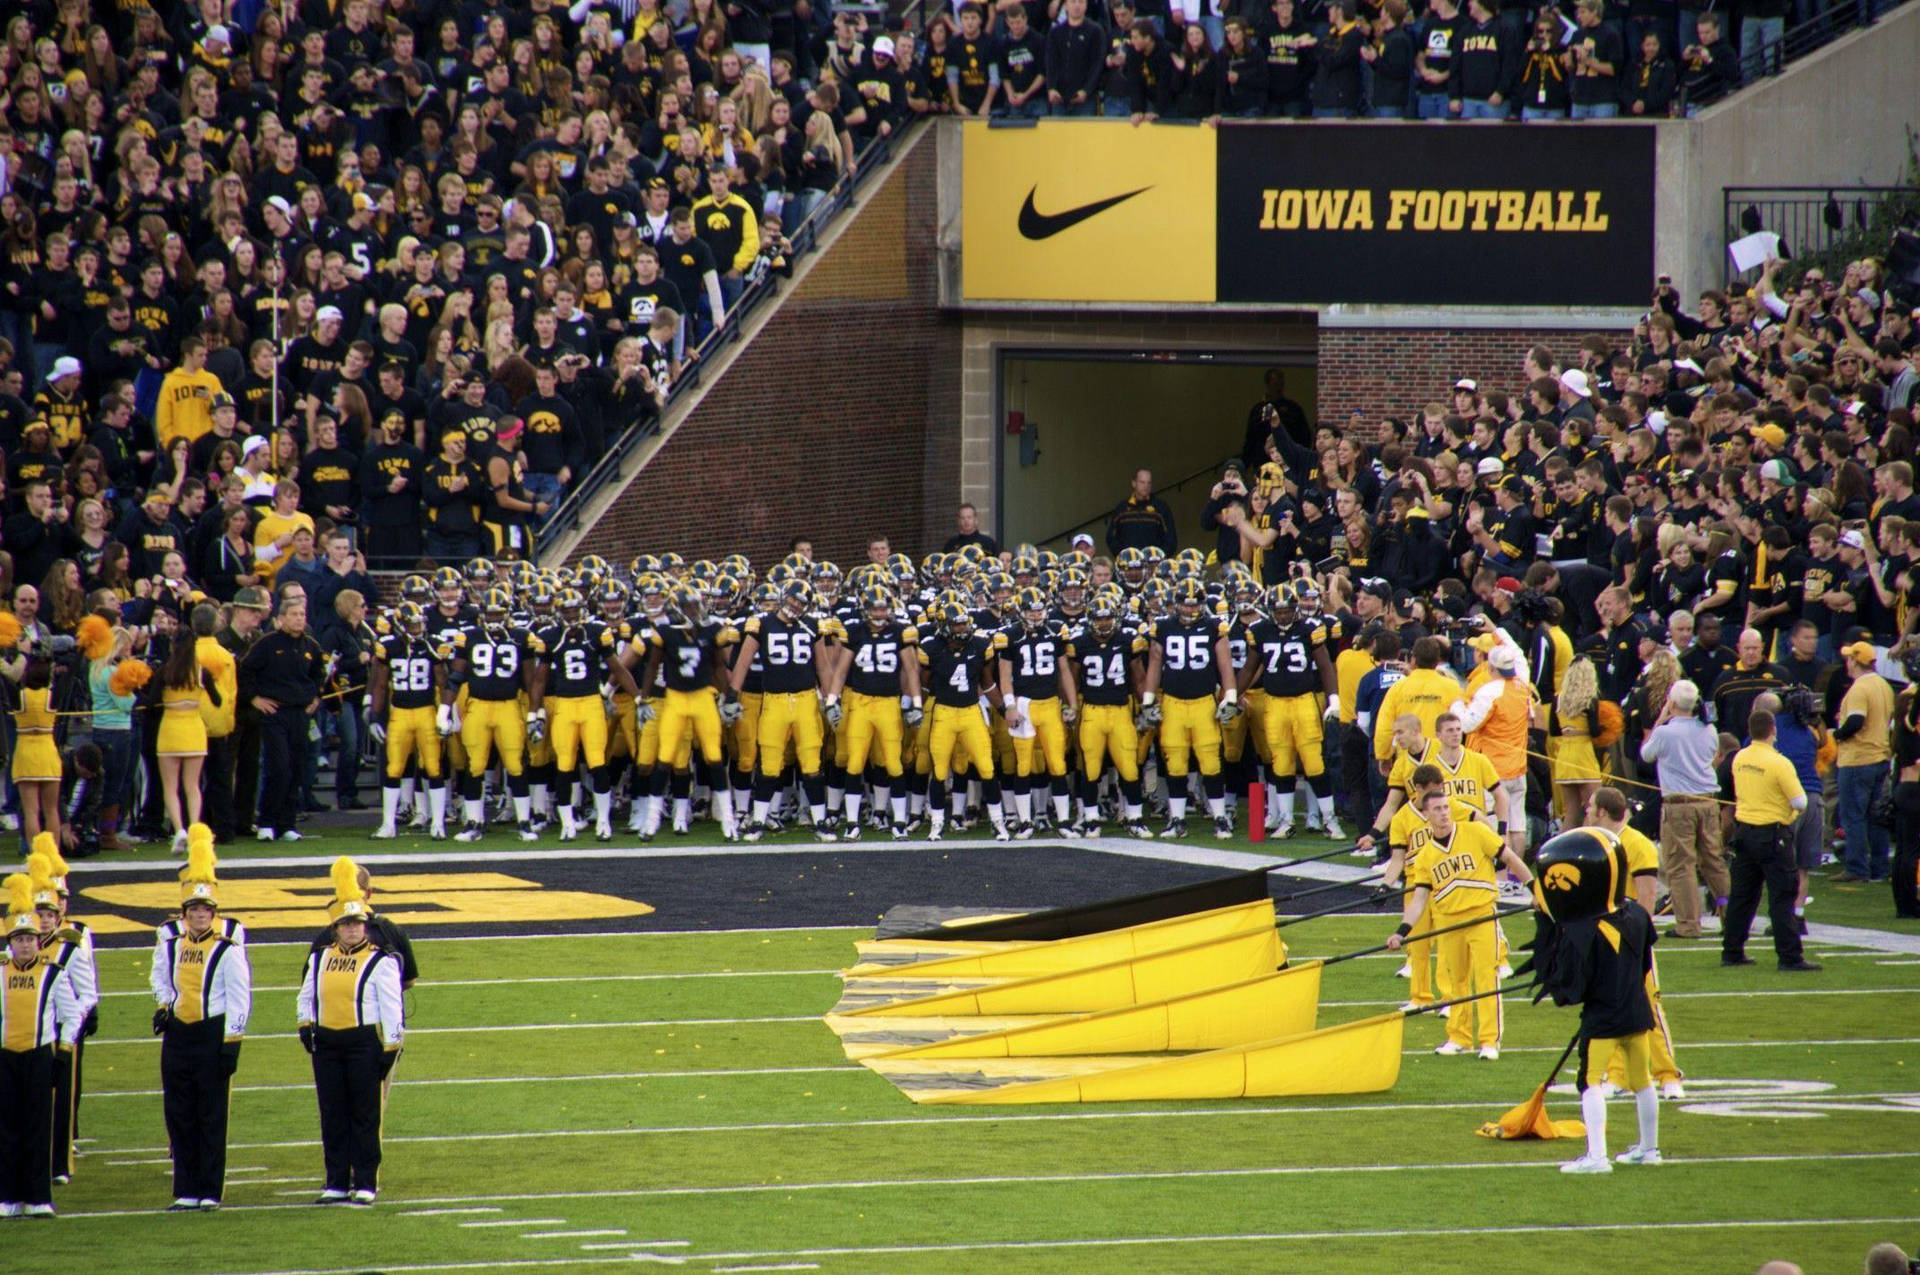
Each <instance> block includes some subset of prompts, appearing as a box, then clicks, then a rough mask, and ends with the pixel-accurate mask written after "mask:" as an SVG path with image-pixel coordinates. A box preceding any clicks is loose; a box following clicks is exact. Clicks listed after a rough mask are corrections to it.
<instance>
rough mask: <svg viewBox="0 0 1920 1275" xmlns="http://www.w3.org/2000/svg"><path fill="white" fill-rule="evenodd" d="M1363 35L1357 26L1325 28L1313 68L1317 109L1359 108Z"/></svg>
mask: <svg viewBox="0 0 1920 1275" xmlns="http://www.w3.org/2000/svg"><path fill="white" fill-rule="evenodd" d="M1363 43H1365V37H1363V36H1362V35H1361V34H1360V28H1359V27H1358V26H1349V27H1348V28H1347V29H1346V30H1345V31H1331V30H1330V31H1328V32H1327V34H1326V37H1325V38H1324V39H1322V40H1321V41H1320V49H1319V53H1320V57H1319V60H1318V61H1317V62H1316V63H1315V65H1314V68H1313V105H1314V108H1315V109H1316V110H1322V111H1328V110H1336V111H1348V112H1352V111H1357V110H1359V109H1360V46H1361V45H1362V44H1363Z"/></svg>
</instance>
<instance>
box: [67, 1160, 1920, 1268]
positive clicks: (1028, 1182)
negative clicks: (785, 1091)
mask: <svg viewBox="0 0 1920 1275" xmlns="http://www.w3.org/2000/svg"><path fill="white" fill-rule="evenodd" d="M1914 1159H1920V1151H1859V1152H1842V1153H1837V1154H1829V1153H1824V1152H1809V1153H1806V1154H1784V1155H1729V1156H1688V1157H1686V1158H1684V1159H1680V1158H1674V1159H1670V1160H1668V1161H1667V1164H1668V1165H1669V1166H1683V1167H1692V1166H1704V1165H1725V1164H1801V1163H1816V1162H1817V1163H1825V1164H1833V1163H1838V1162H1851V1161H1883V1160H1914ZM1558 1168H1559V1164H1558V1161H1557V1160H1526V1161H1480V1160H1469V1161H1434V1162H1427V1163H1416V1164H1325V1165H1306V1164H1289V1165H1272V1166H1253V1167H1246V1168H1224V1169H1141V1170H1116V1171H1111V1172H1106V1173H1035V1174H994V1175H980V1176H972V1177H950V1178H868V1179H851V1180H842V1181H830V1182H748V1183H735V1184H721V1185H710V1186H659V1187H631V1188H613V1189H606V1190H597V1191H527V1192H515V1193H503V1194H477V1195H449V1196H437V1197H428V1198H425V1199H420V1200H414V1201H410V1203H414V1204H428V1205H436V1204H469V1203H475V1202H478V1201H485V1200H491V1201H497V1202H500V1203H533V1202H538V1203H541V1204H545V1205H549V1206H551V1205H553V1204H556V1203H561V1202H564V1201H568V1200H633V1199H684V1198H687V1197H690V1196H717V1195H741V1196H752V1195H785V1194H791V1193H795V1192H834V1191H852V1192H859V1191H899V1190H909V1189H930V1190H951V1189H953V1188H955V1187H999V1186H1020V1187H1033V1186H1063V1185H1071V1184H1077V1183H1096V1182H1177V1181H1203V1180H1220V1179H1227V1178H1284V1177H1301V1176H1308V1175H1313V1174H1321V1173H1327V1174H1344V1173H1361V1174H1375V1173H1380V1174H1397V1173H1465V1172H1469V1171H1478V1172H1523V1173H1524V1172H1535V1173H1537V1172H1541V1171H1545V1170H1557V1169H1558ZM302 1207H305V1206H302V1205H297V1204H242V1205H236V1206H234V1207H233V1208H231V1209H230V1210H228V1211H230V1212H243V1213H244V1212H255V1213H258V1212H265V1211H267V1210H286V1209H296V1208H302ZM151 1212H152V1210H151V1209H143V1210H131V1209H125V1210H102V1211H99V1212H84V1213H75V1212H68V1213H65V1214H63V1215H62V1216H64V1217H68V1218H110V1217H138V1216H145V1215H146V1214H148V1213H151ZM564 1223H565V1219H564V1218H539V1219H534V1220H531V1221H519V1222H515V1221H502V1222H462V1223H460V1225H461V1226H466V1227H489V1226H502V1227H504V1226H515V1225H527V1226H546V1225H563V1224H564ZM783 1255H784V1254H778V1253H725V1254H718V1255H716V1256H721V1257H739V1258H743V1259H750V1258H756V1257H772V1256H783ZM802 1255H805V1256H811V1254H802ZM389 1269H392V1268H389Z"/></svg>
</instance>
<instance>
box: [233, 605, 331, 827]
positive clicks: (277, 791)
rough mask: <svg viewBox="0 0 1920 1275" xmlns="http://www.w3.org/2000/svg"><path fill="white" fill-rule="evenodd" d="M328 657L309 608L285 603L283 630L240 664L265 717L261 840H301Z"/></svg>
mask: <svg viewBox="0 0 1920 1275" xmlns="http://www.w3.org/2000/svg"><path fill="white" fill-rule="evenodd" d="M326 674H327V657H326V654H325V652H323V651H322V650H321V649H320V644H319V643H318V642H316V641H314V640H313V638H312V636H311V635H310V634H308V632H307V604H306V602H305V601H304V600H297V599H294V598H288V599H286V600H284V601H283V602H282V603H281V604H280V615H279V617H278V627H277V629H276V630H275V631H274V632H272V633H269V634H268V635H267V636H266V637H263V638H261V639H260V640H259V641H258V642H256V643H254V644H253V647H252V649H250V650H249V651H248V652H247V653H246V656H245V657H244V658H242V659H241V661H240V694H241V696H242V698H243V699H244V700H245V701H246V702H247V703H250V704H252V705H253V707H254V708H255V709H257V710H258V711H259V713H260V752H261V760H262V762H263V763H264V765H265V769H266V777H265V784H264V787H263V788H262V789H261V801H260V840H262V841H272V840H273V839H274V836H275V835H276V834H277V835H278V837H279V839H280V840H282V841H298V840H300V832H299V829H298V827H297V826H296V822H297V820H298V817H299V816H298V803H299V798H300V787H301V783H302V781H303V780H304V777H305V775H306V773H307V719H308V718H309V717H311V716H312V715H313V712H314V710H315V709H317V708H319V707H320V687H321V685H322V683H324V682H325V680H326Z"/></svg>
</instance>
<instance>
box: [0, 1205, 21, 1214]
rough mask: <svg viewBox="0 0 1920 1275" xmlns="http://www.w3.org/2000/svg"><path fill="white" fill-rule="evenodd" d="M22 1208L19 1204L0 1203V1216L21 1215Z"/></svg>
mask: <svg viewBox="0 0 1920 1275" xmlns="http://www.w3.org/2000/svg"><path fill="white" fill-rule="evenodd" d="M20 1208H21V1206H20V1205H18V1204H0V1217H19V1216H20Z"/></svg>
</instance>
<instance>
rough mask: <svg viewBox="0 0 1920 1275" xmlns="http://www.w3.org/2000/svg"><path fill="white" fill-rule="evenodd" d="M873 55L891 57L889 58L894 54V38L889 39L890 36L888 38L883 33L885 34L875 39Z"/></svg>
mask: <svg viewBox="0 0 1920 1275" xmlns="http://www.w3.org/2000/svg"><path fill="white" fill-rule="evenodd" d="M873 56H875V57H889V58H890V57H892V56H893V41H892V40H890V39H888V38H887V37H886V36H884V35H883V36H881V37H880V38H879V39H878V40H875V41H874V42H873Z"/></svg>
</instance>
